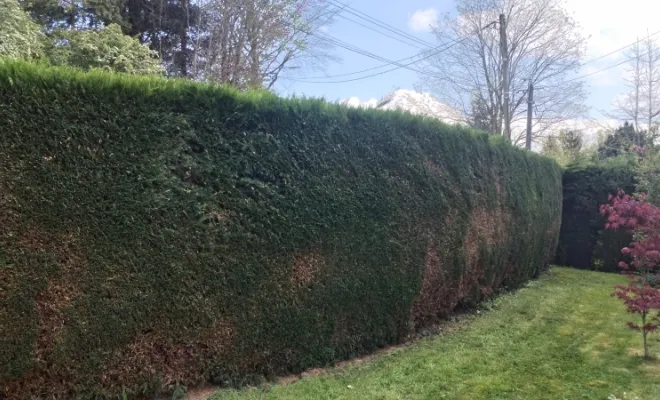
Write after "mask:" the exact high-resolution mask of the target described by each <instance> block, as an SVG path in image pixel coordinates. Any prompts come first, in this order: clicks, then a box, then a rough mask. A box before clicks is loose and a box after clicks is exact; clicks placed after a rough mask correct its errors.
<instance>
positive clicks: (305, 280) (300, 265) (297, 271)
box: [291, 252, 325, 285]
mask: <svg viewBox="0 0 660 400" xmlns="http://www.w3.org/2000/svg"><path fill="white" fill-rule="evenodd" d="M324 267H325V260H324V259H323V258H322V257H321V256H320V255H319V254H317V253H314V252H310V253H306V254H300V255H298V256H296V257H295V258H294V259H293V269H292V270H291V280H292V281H293V283H294V284H296V285H307V284H310V283H311V282H312V281H313V280H314V278H315V277H316V276H317V275H318V273H319V272H320V271H321V270H322V269H323V268H324Z"/></svg>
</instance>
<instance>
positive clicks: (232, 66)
mask: <svg viewBox="0 0 660 400" xmlns="http://www.w3.org/2000/svg"><path fill="white" fill-rule="evenodd" d="M21 4H22V6H23V7H24V8H25V10H27V11H28V12H29V13H30V15H31V16H32V17H33V19H34V20H35V21H38V22H39V24H41V25H42V26H43V27H44V32H46V33H47V34H48V35H49V36H52V37H57V36H59V37H61V36H62V35H64V36H66V35H71V36H72V37H76V38H79V39H80V38H83V37H84V38H85V40H86V41H87V42H88V43H89V41H90V40H92V39H94V38H95V36H94V35H87V36H84V35H83V36H80V35H78V36H76V35H75V34H73V33H63V32H78V31H97V32H101V31H102V30H104V28H106V27H108V26H111V25H116V26H118V27H120V28H121V31H122V33H123V34H125V35H128V36H130V37H133V38H137V39H138V40H139V41H140V42H141V43H142V44H145V45H147V46H149V48H150V49H151V50H153V51H155V52H156V53H157V55H158V58H159V59H160V60H161V61H162V64H163V67H164V69H165V71H166V72H167V74H168V75H170V76H179V77H185V78H190V79H196V80H206V81H213V82H222V83H228V84H232V85H234V86H237V87H240V88H245V87H268V88H271V87H272V86H273V85H274V84H275V82H277V81H278V79H279V78H281V77H282V76H283V75H287V74H291V73H295V72H296V71H301V70H303V69H308V68H318V67H323V66H324V65H326V63H327V62H328V61H330V60H332V56H331V53H330V51H331V48H330V45H329V44H328V42H327V41H324V40H322V36H321V35H319V29H320V27H322V26H324V25H328V24H330V23H331V22H332V19H333V18H332V17H333V16H334V15H335V13H336V12H337V11H338V10H339V9H338V8H337V7H334V6H331V5H330V4H329V3H327V2H325V1H324V0H195V1H192V0H21ZM112 32H113V34H114V33H116V29H115V28H113V31H112ZM96 47H102V45H101V44H99V45H98V46H96ZM135 70H137V69H135Z"/></svg>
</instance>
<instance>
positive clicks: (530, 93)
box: [525, 79, 534, 150]
mask: <svg viewBox="0 0 660 400" xmlns="http://www.w3.org/2000/svg"><path fill="white" fill-rule="evenodd" d="M532 107H534V84H533V83H532V80H531V79H530V80H529V86H527V138H526V140H525V147H526V148H527V150H531V149H532Z"/></svg>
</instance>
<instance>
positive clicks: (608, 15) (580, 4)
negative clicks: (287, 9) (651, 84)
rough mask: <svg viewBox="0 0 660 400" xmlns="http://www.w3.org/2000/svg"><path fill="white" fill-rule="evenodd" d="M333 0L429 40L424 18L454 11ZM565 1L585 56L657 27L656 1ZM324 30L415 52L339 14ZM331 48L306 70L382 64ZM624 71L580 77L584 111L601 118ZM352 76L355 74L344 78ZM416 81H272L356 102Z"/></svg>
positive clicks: (401, 72)
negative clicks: (324, 60) (326, 61)
mask: <svg viewBox="0 0 660 400" xmlns="http://www.w3.org/2000/svg"><path fill="white" fill-rule="evenodd" d="M339 1H341V2H344V3H347V4H348V5H350V6H351V7H353V8H355V9H357V10H359V11H362V12H364V13H366V14H368V15H370V16H372V17H374V18H376V19H378V20H380V21H383V22H385V23H387V24H389V25H392V26H394V27H396V28H398V29H401V30H403V31H405V32H407V33H410V34H412V35H415V36H416V37H419V38H420V39H423V40H425V41H429V42H431V43H434V37H433V35H432V34H431V33H430V32H428V31H426V32H425V31H423V29H424V28H425V26H426V20H432V19H433V16H434V15H437V16H441V15H443V14H445V13H448V12H449V13H452V12H454V10H455V4H454V0H444V1H442V0H439V1H431V0H339ZM565 3H566V7H567V9H568V11H569V12H570V13H571V14H572V15H573V17H574V18H575V19H576V20H577V21H578V23H579V24H580V25H581V29H582V31H583V32H582V33H583V34H584V35H585V36H586V37H588V41H587V56H586V57H585V61H588V60H590V59H593V58H596V57H599V56H602V55H604V54H606V53H609V52H612V51H614V50H616V49H618V48H620V47H623V46H625V45H627V44H629V43H632V42H634V41H635V40H636V38H637V37H638V36H640V35H645V34H646V33H647V30H648V31H649V32H656V31H658V30H660V17H658V15H660V1H655V0H627V1H626V6H625V7H621V2H620V1H615V0H566V1H565ZM594 10H598V12H594ZM346 16H347V17H350V18H352V19H355V20H357V21H360V22H362V23H365V21H363V20H359V19H357V18H356V17H354V16H352V15H349V14H346ZM327 34H329V35H331V36H332V37H335V38H337V39H340V40H342V41H345V42H348V43H351V44H353V45H355V46H357V47H359V48H362V49H365V50H368V51H370V52H371V53H375V54H377V55H379V56H381V57H384V58H387V59H390V60H396V59H401V58H404V57H408V56H412V55H414V54H416V53H417V52H419V49H417V48H415V47H412V46H410V45H406V44H403V43H400V42H398V41H396V40H394V39H391V38H387V37H384V36H382V35H380V34H378V33H376V32H373V31H370V30H368V29H366V28H364V27H362V26H359V25H357V24H355V23H353V22H350V21H346V20H343V19H341V18H337V20H336V21H335V22H334V23H333V24H332V25H331V26H330V27H329V29H328V31H327ZM333 53H334V54H335V55H337V56H338V57H339V58H340V60H339V61H338V62H335V63H332V64H330V65H329V66H328V67H327V69H326V70H325V71H324V72H318V71H317V72H310V73H308V75H310V76H322V75H324V74H326V75H336V74H346V73H350V72H355V71H359V70H363V69H366V68H371V67H375V66H378V65H382V64H383V62H381V61H376V60H373V59H370V58H368V57H365V56H363V55H359V54H356V53H353V52H351V51H348V50H345V49H342V48H335V50H334V51H333ZM622 60H623V55H622V54H621V53H617V54H614V55H612V56H609V57H606V58H604V59H602V60H600V61H598V62H594V63H589V64H588V65H585V66H584V67H582V70H581V71H580V73H581V74H587V73H591V72H594V71H597V70H599V69H602V68H605V67H609V66H611V65H614V64H617V63H619V62H621V61H622ZM377 71H378V70H377ZM377 71H374V72H377ZM624 75H625V67H624V66H622V67H618V68H613V69H610V70H608V71H606V72H603V73H599V74H596V75H593V76H590V77H588V78H586V79H585V81H586V83H587V86H588V88H589V92H590V96H589V98H588V99H587V102H586V105H587V106H589V107H591V109H592V111H591V113H590V116H591V117H592V118H597V119H604V118H605V117H604V116H603V115H602V114H601V112H600V111H607V110H609V109H610V108H611V104H612V103H613V101H614V100H615V99H616V96H618V95H620V94H621V93H623V92H624V91H625V87H624V86H623V77H624ZM358 76H359V75H358ZM353 77H355V76H349V77H346V78H353ZM346 78H344V79H346ZM336 79H337V80H338V79H342V78H336ZM419 80H420V76H419V75H418V74H417V73H416V72H414V71H410V70H407V69H398V70H396V71H393V72H389V73H386V74H383V75H380V76H376V77H373V78H369V79H363V80H358V81H355V82H348V83H301V82H293V81H283V82H281V83H280V85H279V86H278V91H279V92H280V93H281V94H283V95H292V94H296V95H305V96H311V97H324V98H325V99H327V100H330V101H335V100H340V99H346V98H349V97H358V98H359V99H360V100H362V101H367V100H369V99H372V98H375V99H379V98H380V97H381V96H383V95H384V94H386V93H388V92H390V91H392V90H394V89H397V88H402V89H413V88H414V86H415V84H416V83H418V82H419Z"/></svg>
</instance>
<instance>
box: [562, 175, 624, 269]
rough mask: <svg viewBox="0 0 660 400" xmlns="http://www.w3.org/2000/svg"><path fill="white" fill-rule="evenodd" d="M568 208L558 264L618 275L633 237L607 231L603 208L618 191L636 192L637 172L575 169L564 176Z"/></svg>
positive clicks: (565, 214)
mask: <svg viewBox="0 0 660 400" xmlns="http://www.w3.org/2000/svg"><path fill="white" fill-rule="evenodd" d="M563 186H564V205H563V215H562V225H561V233H560V236H559V246H558V247H557V260H556V263H557V264H559V265H567V266H571V267H576V268H582V269H599V270H603V271H610V272H613V271H616V270H617V268H618V267H617V266H618V264H619V261H621V248H622V247H624V246H627V245H628V244H629V243H630V241H631V237H630V235H629V234H626V233H623V232H620V231H614V230H604V226H605V221H604V219H603V216H602V215H601V214H600V205H601V204H605V203H607V201H608V196H609V195H613V194H616V192H617V189H622V190H625V191H628V192H633V191H634V190H635V172H634V171H633V170H632V169H630V168H627V167H620V166H607V165H588V166H581V165H574V166H571V167H569V168H568V169H567V170H566V171H565V172H564V176H563Z"/></svg>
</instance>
